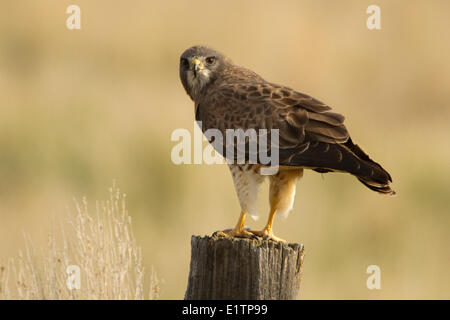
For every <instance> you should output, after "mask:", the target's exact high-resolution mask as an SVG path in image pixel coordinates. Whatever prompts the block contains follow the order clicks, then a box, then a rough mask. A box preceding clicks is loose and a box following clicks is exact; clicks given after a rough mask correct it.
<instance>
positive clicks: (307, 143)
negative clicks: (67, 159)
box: [180, 46, 395, 241]
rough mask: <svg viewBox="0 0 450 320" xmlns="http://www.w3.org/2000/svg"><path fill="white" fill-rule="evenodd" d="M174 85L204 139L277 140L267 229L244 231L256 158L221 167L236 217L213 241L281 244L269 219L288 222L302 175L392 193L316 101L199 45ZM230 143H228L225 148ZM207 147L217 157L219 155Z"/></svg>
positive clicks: (259, 177)
mask: <svg viewBox="0 0 450 320" xmlns="http://www.w3.org/2000/svg"><path fill="white" fill-rule="evenodd" d="M180 79H181V82H182V84H183V87H184V89H185V90H186V93H187V94H188V95H189V97H190V98H191V99H192V100H193V101H194V103H195V119H196V121H198V123H199V124H201V127H202V131H203V133H205V131H206V130H208V129H217V130H219V131H220V132H222V133H223V136H224V137H225V131H226V130H228V129H236V130H237V129H242V130H248V129H255V130H256V131H257V132H259V129H268V130H270V129H278V136H279V141H278V144H277V145H275V147H276V148H277V151H278V156H279V159H278V171H277V173H276V174H273V175H269V176H268V178H269V180H270V187H269V202H270V213H269V219H268V221H267V224H266V226H265V227H264V229H263V230H261V231H259V230H258V231H252V230H249V229H247V228H245V226H244V223H245V218H246V215H247V214H251V215H256V214H257V213H256V202H257V193H258V187H259V186H260V185H261V183H262V182H263V181H264V179H265V177H267V176H266V175H263V174H261V171H260V170H261V168H262V167H264V166H265V163H262V162H261V161H259V158H258V160H257V161H256V163H250V162H249V161H248V157H247V158H246V160H245V162H244V163H236V161H234V162H233V161H231V162H228V164H229V169H230V171H231V175H232V177H233V181H234V186H235V189H236V193H237V196H238V199H239V203H240V207H241V213H240V216H239V220H238V222H237V224H236V226H235V227H234V228H232V229H227V230H224V231H220V232H218V233H217V234H218V235H221V236H229V237H244V238H245V237H248V238H254V237H255V236H258V237H263V238H264V239H271V240H274V241H284V240H283V239H281V238H278V237H276V236H275V235H274V234H273V230H272V225H273V219H274V216H275V214H282V215H287V213H288V212H289V211H290V210H291V209H292V207H293V202H294V195H295V188H296V182H297V180H298V179H299V178H300V177H302V175H303V170H304V169H311V170H314V171H317V172H320V173H326V172H345V173H350V174H352V175H353V176H355V177H356V178H357V179H358V180H359V181H360V182H361V183H362V184H364V185H365V186H366V187H368V188H369V189H371V190H373V191H376V192H379V193H382V194H387V195H394V194H395V192H394V190H392V189H391V187H390V183H391V182H392V178H391V176H390V175H389V173H388V172H387V171H386V170H384V169H383V168H382V167H381V165H379V164H378V163H376V162H375V161H373V160H372V159H371V158H370V157H369V156H368V155H367V154H366V153H365V152H364V151H363V150H362V149H361V148H360V147H359V146H358V145H356V144H354V143H353V141H352V139H351V138H350V135H349V133H348V130H347V128H346V127H345V125H344V116H342V115H341V114H339V113H335V112H332V111H331V108H330V107H329V106H328V105H326V104H324V103H322V102H321V101H319V100H317V99H315V98H313V97H311V96H309V95H306V94H304V93H301V92H299V91H296V90H293V89H291V88H289V87H286V86H283V85H278V84H274V83H271V82H268V81H266V80H264V79H263V78H262V77H261V76H259V75H258V74H256V73H255V72H253V71H251V70H249V69H246V68H244V67H241V66H238V65H235V64H234V63H233V62H232V61H231V60H230V59H229V58H227V57H226V56H225V55H224V54H222V53H220V52H219V51H217V50H215V49H212V48H210V47H206V46H194V47H191V48H189V49H187V50H186V51H184V52H183V54H182V55H181V58H180ZM209 140H210V142H211V144H213V141H211V139H209ZM228 140H230V139H228ZM246 142H247V143H248V139H247V140H246ZM230 143H231V144H233V143H235V141H234V138H233V140H232V141H225V143H224V145H229V144H230ZM213 146H214V148H215V149H216V151H218V152H219V153H220V154H222V155H224V149H223V148H219V147H217V145H216V144H213ZM246 155H247V156H248V152H247V151H246Z"/></svg>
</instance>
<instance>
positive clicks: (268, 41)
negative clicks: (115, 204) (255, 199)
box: [0, 0, 450, 299]
mask: <svg viewBox="0 0 450 320" xmlns="http://www.w3.org/2000/svg"><path fill="white" fill-rule="evenodd" d="M70 4H77V5H79V6H80V8H81V30H72V31H71V30H68V29H67V28H66V19H67V17H68V14H66V13H65V11H66V8H67V7H68V6H69V5H70ZM371 4H378V5H379V6H380V7H381V26H382V29H381V30H379V31H370V30H368V29H367V28H366V19H367V17H368V14H366V9H367V7H368V6H369V5H371ZM449 13H450V2H448V1H408V2H407V1H394V2H393V1H381V0H377V1H362V0H359V1H356V0H355V1H339V2H337V1H317V0H315V1H313V0H311V1H300V0H296V1H256V0H255V1H221V2H219V1H176V2H175V1H158V2H156V1H132V2H129V1H114V2H111V1H106V0H103V1H87V0H77V1H60V0H58V1H56V0H52V1H46V0H41V1H31V0H29V1H2V3H1V5H0V259H3V258H7V257H10V256H14V255H16V253H17V251H18V250H19V249H23V247H24V241H23V233H27V234H30V235H31V237H32V238H33V239H35V240H36V241H37V242H38V241H39V239H44V240H43V241H44V242H45V234H46V232H47V231H48V228H49V227H50V224H51V220H52V217H54V216H58V215H62V214H64V213H65V211H66V207H67V206H69V207H71V206H72V198H73V197H76V198H80V197H82V196H87V198H88V201H89V202H90V204H91V205H92V208H95V200H101V199H104V198H106V197H107V196H108V191H107V190H108V187H109V186H111V184H112V180H113V179H116V180H117V183H118V185H119V186H120V187H121V190H122V191H123V192H125V193H126V194H127V199H128V200H127V201H128V209H129V212H130V214H131V215H132V217H133V225H134V230H135V233H136V238H137V241H138V242H139V243H140V245H141V246H142V247H143V250H144V252H143V253H144V258H145V264H146V266H147V268H148V269H149V268H150V267H151V266H152V265H153V266H154V267H155V269H156V271H157V272H158V274H159V276H160V277H161V278H163V279H164V283H163V284H162V286H161V298H163V299H181V298H183V296H184V290H185V288H186V280H187V275H188V265H189V258H190V236H191V235H192V234H200V235H204V234H211V233H212V232H213V231H216V230H218V229H224V228H227V227H231V226H233V225H234V224H235V222H236V220H237V217H238V214H239V205H238V201H237V198H236V196H235V194H234V188H233V185H232V180H231V177H230V175H229V172H228V169H227V167H226V166H224V165H214V166H207V165H181V166H176V165H174V164H173V163H172V162H171V160H170V151H171V148H172V147H173V146H174V145H175V144H176V143H175V142H172V141H170V135H171V133H172V131H173V130H174V129H176V128H187V129H189V130H190V131H191V132H192V130H193V120H194V114H193V103H192V102H191V101H190V100H189V98H188V96H187V95H186V94H185V92H184V90H183V88H182V86H181V84H180V81H179V79H178V63H179V56H180V54H181V53H182V52H183V51H184V50H185V49H186V48H187V47H190V46H192V45H195V44H206V45H210V46H213V47H215V48H217V49H219V50H221V51H223V52H225V53H226V54H227V55H229V56H230V57H231V58H232V59H233V60H234V61H235V62H236V63H238V64H241V65H244V66H246V67H249V68H251V69H253V70H255V71H256V72H258V73H260V74H261V75H262V76H263V77H264V78H266V79H268V80H270V81H272V82H277V83H282V84H285V85H288V86H290V87H293V88H296V89H298V90H299V91H302V92H305V93H308V94H311V95H313V96H314V97H316V98H318V99H319V100H322V101H324V102H326V103H328V104H330V105H331V106H333V107H334V109H335V110H336V111H338V112H340V113H343V114H344V115H345V116H346V124H347V127H348V129H349V130H350V132H351V134H352V137H353V140H354V141H355V143H358V144H359V145H360V146H361V147H362V148H363V149H364V150H366V151H367V152H368V153H369V154H370V156H371V157H372V158H373V159H374V160H376V161H378V162H380V163H381V164H382V165H383V166H384V167H385V168H386V169H387V170H388V171H389V172H390V173H391V175H392V176H393V180H394V189H396V191H397V193H398V196H397V197H395V198H389V197H383V196H381V195H378V194H376V193H374V192H371V191H370V190H368V189H367V188H365V187H364V186H363V185H362V184H360V183H359V182H358V181H357V180H356V179H355V178H353V177H351V176H349V175H342V174H326V175H320V174H318V173H315V172H312V171H307V172H306V173H305V176H304V178H303V180H302V181H300V183H299V184H298V188H297V195H296V204H295V207H294V210H293V211H292V212H291V214H290V216H289V218H288V220H283V219H282V218H279V219H277V221H276V222H275V232H276V234H277V235H279V236H281V237H283V238H285V239H287V240H289V241H290V242H301V243H304V244H305V246H306V259H305V266H304V276H303V283H302V288H301V298H314V299H315V298H337V299H342V298H350V299H353V298H361V299H366V298H368V299H372V298H376V299H378V298H387V299H391V298H400V299H408V298H447V299H448V298H450V274H449V269H450V250H449V244H450V232H449V226H450V143H449V141H450V105H449V103H450V93H449V89H450V37H449V33H448V30H449V29H450V19H449ZM267 194H268V185H267V183H266V184H265V185H264V188H263V190H262V193H261V199H260V204H261V205H260V208H261V219H260V220H259V221H257V222H254V221H251V220H249V221H248V224H249V226H250V227H252V228H258V229H259V228H262V227H263V225H264V223H265V220H266V218H267V211H268V204H267V202H268V201H267ZM372 264H375V265H379V266H380V268H381V290H372V291H370V290H368V289H367V288H366V279H367V277H368V275H367V274H366V273H365V271H366V268H367V267H368V266H369V265H372Z"/></svg>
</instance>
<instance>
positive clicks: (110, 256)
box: [0, 185, 159, 299]
mask: <svg viewBox="0 0 450 320" xmlns="http://www.w3.org/2000/svg"><path fill="white" fill-rule="evenodd" d="M125 198H126V195H125V194H122V193H120V191H119V189H118V188H117V187H116V186H115V185H113V187H112V188H111V189H110V195H109V199H108V200H107V201H104V202H97V205H96V214H95V216H92V215H90V214H89V210H88V203H87V201H86V199H85V198H83V200H82V201H81V202H78V201H76V200H75V208H76V210H75V212H73V210H72V211H71V210H68V214H67V218H68V219H67V221H60V222H59V223H58V224H57V225H58V228H54V229H55V231H53V232H52V233H51V234H49V236H48V243H47V246H46V247H45V248H41V249H37V248H36V247H35V246H34V245H33V243H32V241H31V239H29V237H27V236H26V235H25V242H26V249H25V251H24V252H22V251H20V252H19V254H18V257H16V258H12V259H9V261H7V262H6V263H4V264H1V265H0V299H155V298H157V297H158V292H159V286H158V284H159V280H158V278H157V276H156V273H155V271H154V270H153V269H152V270H151V271H150V279H149V283H150V284H149V288H148V289H147V290H145V286H144V267H143V263H142V250H141V248H140V247H139V246H138V245H137V244H136V239H135V238H134V236H133V231H132V226H131V217H130V216H129V215H128V212H127V210H126V205H125ZM55 225H56V224H55ZM73 270H79V273H78V274H79V277H78V278H77V274H76V273H75V274H74V273H72V272H73ZM69 278H70V280H75V279H79V282H78V283H77V282H76V281H75V282H71V281H70V280H69ZM78 287H79V288H78Z"/></svg>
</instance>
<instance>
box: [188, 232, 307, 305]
mask: <svg viewBox="0 0 450 320" xmlns="http://www.w3.org/2000/svg"><path fill="white" fill-rule="evenodd" d="M191 247H192V249H191V265H190V271H189V279H188V286H187V290H186V294H185V297H184V298H185V299H187V300H197V299H250V300H261V299H264V300H269V299H280V300H290V299H297V298H298V292H299V289H300V279H301V273H302V266H303V257H304V247H303V245H302V244H295V243H294V244H293V243H290V244H287V243H277V242H273V241H270V240H259V239H236V238H232V239H230V238H221V237H214V236H213V237H208V236H206V237H199V236H192V239H191Z"/></svg>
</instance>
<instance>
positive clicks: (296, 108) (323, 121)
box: [197, 82, 349, 165]
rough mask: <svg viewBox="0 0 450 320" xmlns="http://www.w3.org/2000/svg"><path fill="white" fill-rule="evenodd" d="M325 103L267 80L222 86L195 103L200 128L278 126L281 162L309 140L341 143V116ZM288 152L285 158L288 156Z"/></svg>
mask: <svg viewBox="0 0 450 320" xmlns="http://www.w3.org/2000/svg"><path fill="white" fill-rule="evenodd" d="M330 110H331V108H330V107H329V106H327V105H326V104H324V103H322V102H320V101H318V100H316V99H314V98H312V97H310V96H308V95H305V94H303V93H300V92H297V91H294V90H292V89H290V88H287V87H281V86H278V85H274V84H271V83H267V82H262V83H256V84H253V83H252V84H247V83H238V84H233V85H222V86H220V87H218V88H215V90H214V92H212V93H211V94H209V95H208V96H207V98H206V99H204V100H202V101H200V102H199V105H198V106H197V120H201V121H202V122H203V129H204V130H206V129H209V128H217V129H220V130H221V131H222V133H223V134H225V130H226V129H243V130H247V129H255V130H258V129H267V130H270V129H278V130H279V138H280V141H279V148H280V154H281V152H282V153H283V156H284V157H283V158H282V159H280V160H281V161H282V163H281V164H283V165H290V160H291V159H290V158H292V156H293V155H298V154H301V153H303V152H305V151H306V150H307V149H308V148H309V146H308V145H310V144H311V143H315V142H324V143H329V144H336V143H345V142H346V141H347V140H348V138H349V134H348V132H347V129H346V128H345V126H344V124H343V122H344V117H343V116H342V115H340V114H337V113H334V112H331V111H330ZM288 155H289V157H288Z"/></svg>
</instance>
